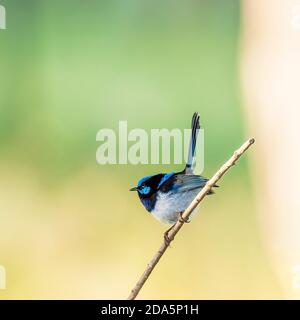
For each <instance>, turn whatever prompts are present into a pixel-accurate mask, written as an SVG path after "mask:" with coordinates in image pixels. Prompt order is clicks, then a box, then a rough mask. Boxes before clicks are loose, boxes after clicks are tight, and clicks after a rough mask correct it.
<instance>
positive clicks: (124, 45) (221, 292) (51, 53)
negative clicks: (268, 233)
mask: <svg viewBox="0 0 300 320" xmlns="http://www.w3.org/2000/svg"><path fill="white" fill-rule="evenodd" d="M1 4H2V5H4V6H5V7H6V11H7V30H0V177H1V182H0V220H1V222H0V265H3V266H4V267H5V268H6V272H7V284H6V286H7V288H6V290H0V298H4V299H7V298H15V299H21V298H22V299H23V298H35V299H40V298H50V299H51V298H84V299H88V298H91V299H104V298H116V299H122V298H125V297H126V296H127V295H128V294H129V291H130V290H131V288H132V286H133V285H134V283H135V282H136V280H137V279H138V277H139V276H140V274H141V273H142V271H143V269H144V267H145V265H146V264H147V262H148V260H149V259H150V258H151V257H152V255H153V254H154V252H155V250H156V249H157V248H158V246H159V245H160V243H161V241H162V233H163V231H164V230H165V229H166V227H165V226H163V225H160V224H159V223H158V222H157V221H156V220H155V219H153V217H151V216H150V214H148V213H147V212H146V211H145V210H144V209H143V207H142V205H141V204H140V203H139V201H138V199H137V195H136V194H133V193H129V192H128V189H129V187H131V186H133V185H135V184H136V182H137V180H138V179H139V178H140V177H142V176H145V175H149V174H152V173H156V172H161V171H163V172H164V171H173V170H180V169H181V168H182V166H179V165H176V166H175V165H170V166H165V165H136V166H134V165H105V166H103V165H102V166H101V165H99V164H97V162H96V159H95V154H96V150H97V147H98V146H99V142H96V133H97V131H98V130H99V129H101V128H113V129H117V126H118V121H119V120H127V121H128V124H129V129H131V128H144V129H146V130H147V132H150V129H151V128H169V129H171V128H181V129H184V128H188V127H189V125H190V119H191V116H192V113H193V112H194V111H198V112H199V113H200V115H201V123H202V127H203V128H204V129H205V171H204V173H203V174H204V175H205V176H208V177H209V176H210V175H211V174H213V173H214V171H215V170H216V169H217V168H218V166H219V165H221V164H222V163H223V162H224V160H226V159H227V158H228V156H229V155H230V154H231V153H232V151H233V150H234V149H235V148H236V147H238V146H239V145H240V144H241V143H242V142H243V140H244V139H245V137H246V134H245V128H244V119H243V113H242V110H241V107H240V97H239V95H240V93H239V92H240V90H239V71H238V63H239V55H238V48H239V31H240V30H239V28H240V27H239V25H240V22H239V5H240V3H239V1H237V0H227V1H223V0H213V1H212V0H210V1H208V0H206V1H204V0H202V1H199V0H197V1H196V0H189V1H174V0H173V1H170V0H166V1H163V2H162V1H156V0H154V1H146V0H128V1H123V0H111V1H100V0H98V1H96V0H89V1H85V2H84V1H77V0H74V1H72V2H71V1H64V2H62V1H58V0H52V1H48V2H46V1H37V0H36V1H33V0H28V1H16V0H9V1H8V0H6V1H5V0H1ZM220 186H221V188H219V189H218V191H217V194H216V195H215V196H214V197H209V198H207V199H206V200H205V201H204V202H203V204H202V206H201V214H199V215H197V217H196V218H195V219H194V220H193V222H192V223H191V224H190V225H187V226H186V227H185V228H184V230H182V232H181V233H180V234H179V235H178V237H177V238H176V240H175V242H174V244H173V245H172V248H171V249H170V250H168V252H167V253H166V255H165V256H164V258H163V259H162V261H161V263H160V264H159V265H158V267H157V269H156V270H155V272H154V273H153V275H152V276H151V278H150V279H149V281H148V283H147V284H146V285H145V287H144V289H143V290H142V292H141V294H140V296H139V297H140V298H152V299H154V298H158V299H160V298H165V299H168V298H170V299H171V298H173V299H175V298H181V299H185V298H193V299H197V298H199V299H200V298H204V299H206V298H214V299H223V298H257V299H259V298H281V297H282V293H281V288H280V287H279V284H278V282H277V280H276V278H275V276H274V274H273V270H272V269H271V266H270V263H269V259H268V255H267V254H266V252H265V250H264V247H263V245H262V242H261V239H260V233H259V231H260V230H259V227H258V221H257V220H258V217H257V215H256V211H255V210H256V209H255V207H254V204H253V201H252V188H251V184H250V179H249V172H248V167H247V157H245V158H243V159H242V160H241V161H240V162H239V163H238V165H237V166H236V167H235V168H234V169H233V170H231V171H230V172H229V173H228V175H226V176H225V177H224V179H223V180H222V181H221V182H220Z"/></svg>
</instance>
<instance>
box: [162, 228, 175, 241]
mask: <svg viewBox="0 0 300 320" xmlns="http://www.w3.org/2000/svg"><path fill="white" fill-rule="evenodd" d="M174 226H175V224H173V225H172V227H171V228H169V229H168V230H167V231H166V232H165V233H164V240H165V245H166V246H167V247H168V246H169V245H170V242H171V241H172V240H173V239H170V237H169V232H170V231H171V230H172V229H173V227H174Z"/></svg>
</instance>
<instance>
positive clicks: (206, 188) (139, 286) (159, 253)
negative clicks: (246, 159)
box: [127, 138, 255, 300]
mask: <svg viewBox="0 0 300 320" xmlns="http://www.w3.org/2000/svg"><path fill="white" fill-rule="evenodd" d="M254 142H255V140H254V139H253V138H252V139H249V140H248V141H246V142H245V143H244V144H243V145H242V146H241V147H240V148H239V149H237V150H236V151H235V152H234V153H233V155H232V156H231V158H230V159H229V160H228V161H227V162H225V163H224V164H223V165H222V167H221V168H220V169H219V170H218V171H217V172H216V173H215V174H214V175H213V177H212V178H211V179H210V180H209V181H207V183H206V185H205V186H204V187H203V189H201V191H200V192H199V193H198V195H197V196H196V197H195V199H194V200H193V201H192V203H191V204H190V205H189V206H188V208H187V209H186V210H185V211H184V213H183V214H182V219H179V220H178V221H177V222H176V224H175V225H174V227H173V228H172V229H171V230H170V231H169V233H168V238H169V239H170V241H173V240H174V238H175V236H176V234H177V233H178V232H179V230H180V229H181V228H182V226H183V225H184V220H187V219H188V218H189V216H190V215H191V213H192V212H193V210H194V209H195V208H196V207H197V206H198V205H199V203H200V202H201V201H202V200H203V199H204V197H205V196H206V195H207V194H208V193H209V191H210V190H211V189H212V188H213V187H214V185H216V183H217V182H218V181H219V180H220V179H221V178H222V176H223V175H224V174H225V173H226V172H227V171H228V170H229V169H230V168H231V167H232V166H233V165H234V164H235V162H236V161H237V160H238V159H239V158H240V157H241V156H242V154H243V153H244V152H245V151H246V150H247V149H248V148H249V147H250V146H251V145H252V144H253V143H254ZM167 248H168V244H167V243H166V242H165V241H164V242H163V244H162V245H161V246H160V248H159V249H158V251H157V252H156V253H155V255H154V256H153V258H152V259H151V261H150V262H149V263H148V265H147V267H146V269H145V271H144V273H143V274H142V276H141V277H140V279H139V280H138V282H137V283H136V285H135V286H134V288H133V289H132V290H131V292H130V295H129V297H128V298H127V299H128V300H134V299H135V298H136V296H137V295H138V293H139V292H140V290H141V289H142V287H143V286H144V284H145V282H146V281H147V279H148V278H149V276H150V274H151V272H152V271H153V269H154V268H155V266H156V265H157V263H158V262H159V260H160V258H161V257H162V256H163V254H164V253H165V251H166V250H167Z"/></svg>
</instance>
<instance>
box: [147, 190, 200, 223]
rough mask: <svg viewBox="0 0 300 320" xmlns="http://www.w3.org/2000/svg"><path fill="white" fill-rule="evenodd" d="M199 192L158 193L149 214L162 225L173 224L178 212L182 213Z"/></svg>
mask: <svg viewBox="0 0 300 320" xmlns="http://www.w3.org/2000/svg"><path fill="white" fill-rule="evenodd" d="M198 192H199V190H193V191H188V192H180V193H173V192H169V193H162V192H158V194H157V200H156V204H155V207H154V209H153V210H152V211H151V214H153V216H154V217H155V218H156V219H157V220H159V221H160V222H162V223H166V224H174V223H175V222H176V221H177V219H178V215H179V213H180V212H183V211H184V210H185V209H186V208H187V207H188V206H189V205H190V203H191V202H192V200H193V199H194V198H195V196H196V195H197V194H198Z"/></svg>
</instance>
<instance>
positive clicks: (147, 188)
mask: <svg viewBox="0 0 300 320" xmlns="http://www.w3.org/2000/svg"><path fill="white" fill-rule="evenodd" d="M150 190H151V188H150V187H144V188H143V189H141V190H139V193H141V194H148V193H149V192H150Z"/></svg>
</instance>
